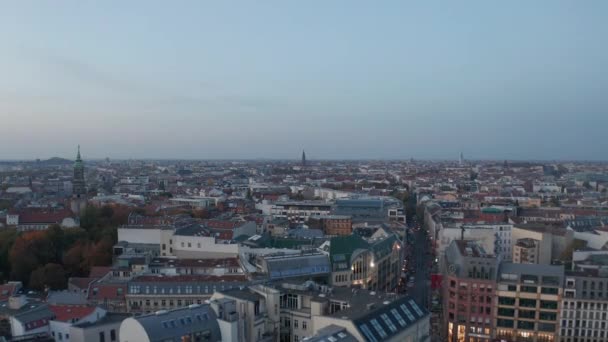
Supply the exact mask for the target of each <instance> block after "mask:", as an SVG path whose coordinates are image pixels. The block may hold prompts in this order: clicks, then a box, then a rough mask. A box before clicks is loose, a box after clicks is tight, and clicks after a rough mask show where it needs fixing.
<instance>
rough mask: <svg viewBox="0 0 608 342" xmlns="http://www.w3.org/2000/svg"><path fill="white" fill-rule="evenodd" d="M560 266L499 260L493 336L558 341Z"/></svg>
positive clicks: (560, 289)
mask: <svg viewBox="0 0 608 342" xmlns="http://www.w3.org/2000/svg"><path fill="white" fill-rule="evenodd" d="M563 280H564V268H563V266H549V265H538V264H514V263H502V264H501V265H500V271H499V275H498V280H497V282H498V284H497V291H496V301H495V304H496V305H495V311H494V315H495V317H496V318H495V324H494V325H495V327H496V333H495V336H496V338H497V339H502V340H506V341H531V342H553V341H559V336H558V331H559V329H560V320H559V312H560V310H561V299H562V283H563Z"/></svg>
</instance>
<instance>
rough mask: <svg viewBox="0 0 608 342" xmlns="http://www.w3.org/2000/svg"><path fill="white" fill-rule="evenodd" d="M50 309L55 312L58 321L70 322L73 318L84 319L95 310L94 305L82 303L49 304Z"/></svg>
mask: <svg viewBox="0 0 608 342" xmlns="http://www.w3.org/2000/svg"><path fill="white" fill-rule="evenodd" d="M49 309H50V310H51V311H52V312H53V313H54V314H55V320H56V321H62V322H69V321H71V320H73V319H77V320H79V319H82V318H84V317H86V316H88V315H90V314H92V313H93V311H95V307H94V306H81V305H49Z"/></svg>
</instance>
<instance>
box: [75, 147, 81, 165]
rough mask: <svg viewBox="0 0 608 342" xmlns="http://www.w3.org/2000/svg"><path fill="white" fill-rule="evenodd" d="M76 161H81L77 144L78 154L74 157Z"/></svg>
mask: <svg viewBox="0 0 608 342" xmlns="http://www.w3.org/2000/svg"><path fill="white" fill-rule="evenodd" d="M76 161H82V159H81V158H80V144H78V154H77V155H76Z"/></svg>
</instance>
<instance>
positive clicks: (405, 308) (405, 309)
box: [399, 304, 415, 322]
mask: <svg viewBox="0 0 608 342" xmlns="http://www.w3.org/2000/svg"><path fill="white" fill-rule="evenodd" d="M399 307H400V308H401V310H403V313H405V315H406V316H407V318H408V319H409V320H410V321H411V322H413V321H414V320H415V318H414V315H412V312H411V311H410V309H408V308H407V306H405V304H401V305H400V306H399Z"/></svg>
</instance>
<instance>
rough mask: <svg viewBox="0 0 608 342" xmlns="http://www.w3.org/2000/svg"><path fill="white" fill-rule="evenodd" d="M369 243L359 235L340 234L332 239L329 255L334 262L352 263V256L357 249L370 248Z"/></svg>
mask: <svg viewBox="0 0 608 342" xmlns="http://www.w3.org/2000/svg"><path fill="white" fill-rule="evenodd" d="M368 248H369V244H368V243H367V242H366V241H365V240H363V238H362V237H360V236H359V235H349V236H338V237H335V238H332V239H331V243H330V246H329V255H330V257H331V261H332V263H333V262H337V261H340V262H346V263H347V264H350V257H351V255H352V254H353V252H354V251H356V250H357V249H368Z"/></svg>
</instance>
